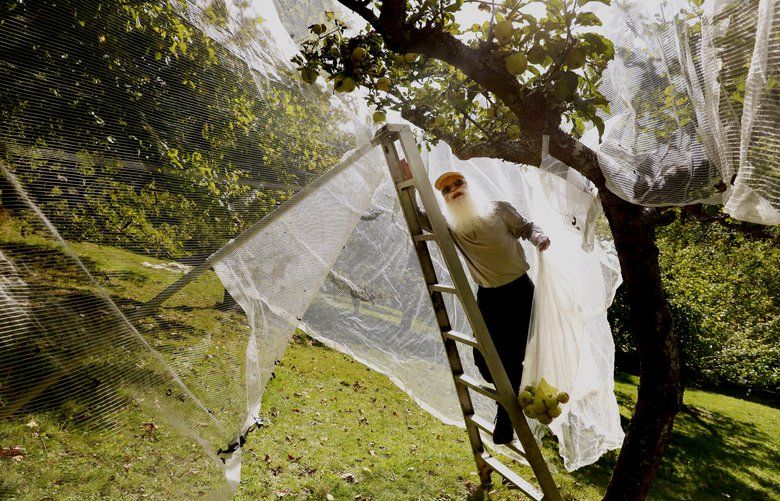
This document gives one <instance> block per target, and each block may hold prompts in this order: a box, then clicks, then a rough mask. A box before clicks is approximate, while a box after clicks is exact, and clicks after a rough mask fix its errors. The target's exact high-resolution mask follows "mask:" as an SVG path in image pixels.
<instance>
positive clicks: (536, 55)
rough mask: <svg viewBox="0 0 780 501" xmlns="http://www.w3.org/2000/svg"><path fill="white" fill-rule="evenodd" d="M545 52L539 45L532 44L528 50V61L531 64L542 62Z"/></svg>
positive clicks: (545, 55)
mask: <svg viewBox="0 0 780 501" xmlns="http://www.w3.org/2000/svg"><path fill="white" fill-rule="evenodd" d="M546 57H547V53H546V52H545V51H544V49H543V48H542V46H541V45H534V46H533V47H531V48H530V49H529V50H528V62H529V63H531V64H542V63H543V62H544V58H546Z"/></svg>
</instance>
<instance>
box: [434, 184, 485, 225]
mask: <svg viewBox="0 0 780 501" xmlns="http://www.w3.org/2000/svg"><path fill="white" fill-rule="evenodd" d="M443 212H444V218H445V219H446V220H447V224H448V225H449V226H450V228H451V229H452V231H454V232H455V233H466V232H469V231H472V230H473V229H474V228H476V227H477V226H478V225H479V224H481V223H483V222H484V220H485V219H486V218H487V217H489V216H490V215H491V214H492V213H493V204H492V203H490V202H488V201H487V200H485V199H484V197H482V196H480V195H472V194H471V193H470V192H469V191H465V192H463V195H461V196H459V197H458V198H456V199H454V200H449V201H445V204H444V211H443Z"/></svg>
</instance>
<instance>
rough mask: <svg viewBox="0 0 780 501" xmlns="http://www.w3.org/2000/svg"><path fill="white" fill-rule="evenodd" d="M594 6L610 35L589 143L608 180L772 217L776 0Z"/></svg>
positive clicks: (662, 196) (670, 201)
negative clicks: (599, 107)
mask: <svg viewBox="0 0 780 501" xmlns="http://www.w3.org/2000/svg"><path fill="white" fill-rule="evenodd" d="M599 13H600V14H602V16H603V18H604V20H605V22H604V26H603V32H604V34H605V35H606V36H607V37H608V38H609V39H610V40H612V41H613V42H614V44H615V59H614V61H612V62H611V63H610V65H609V67H608V69H607V72H606V73H605V77H604V85H603V87H602V91H603V93H604V95H605V96H606V97H607V98H608V100H609V102H610V113H609V114H606V116H605V117H604V118H605V119H606V120H605V121H606V124H607V125H606V132H605V134H604V138H603V142H602V143H601V144H600V145H599V146H598V152H599V162H600V163H601V167H602V170H603V172H604V174H605V176H606V177H607V184H608V187H609V189H610V190H612V191H613V192H615V193H616V194H618V195H619V196H621V197H622V198H625V199H626V200H630V201H632V202H635V203H639V204H642V205H648V206H653V205H656V206H666V205H686V204H690V203H695V202H707V203H724V204H725V209H726V211H727V212H728V213H729V214H730V215H731V216H732V217H735V218H737V219H741V220H744V221H750V222H755V223H762V224H778V223H780V193H779V192H778V188H779V187H780V184H779V183H778V176H780V169H778V167H777V161H776V157H777V151H778V149H777V141H778V140H777V117H778V113H777V99H778V90H777V84H776V82H777V80H776V78H777V75H776V71H777V70H776V68H777V65H773V64H772V61H773V58H774V59H776V58H777V41H776V40H773V37H772V36H771V34H772V33H776V30H777V22H778V21H777V16H778V13H777V2H774V1H761V2H759V1H747V2H743V1H717V2H706V3H705V5H704V7H703V8H701V7H696V6H695V5H694V4H693V3H691V2H682V1H669V2H662V3H660V4H658V5H655V4H647V3H644V2H614V5H613V6H612V7H610V8H604V9H599ZM775 38H776V37H775ZM591 145H593V146H595V141H594V140H593V138H591Z"/></svg>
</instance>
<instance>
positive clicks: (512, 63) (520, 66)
mask: <svg viewBox="0 0 780 501" xmlns="http://www.w3.org/2000/svg"><path fill="white" fill-rule="evenodd" d="M504 64H505V65H506V69H507V71H508V72H509V73H511V74H513V75H522V74H523V73H524V72H525V69H526V68H527V67H528V59H526V57H525V54H523V53H521V52H515V53H514V54H512V55H509V56H507V57H505V58H504Z"/></svg>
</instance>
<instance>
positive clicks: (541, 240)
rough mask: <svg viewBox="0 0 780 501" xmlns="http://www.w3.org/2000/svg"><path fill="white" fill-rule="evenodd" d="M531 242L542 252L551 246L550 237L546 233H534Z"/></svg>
mask: <svg viewBox="0 0 780 501" xmlns="http://www.w3.org/2000/svg"><path fill="white" fill-rule="evenodd" d="M531 243H532V244H534V246H536V248H537V249H539V251H540V252H543V251H546V250H547V249H548V248H549V247H550V239H549V238H548V237H547V236H546V235H534V236H533V237H531Z"/></svg>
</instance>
